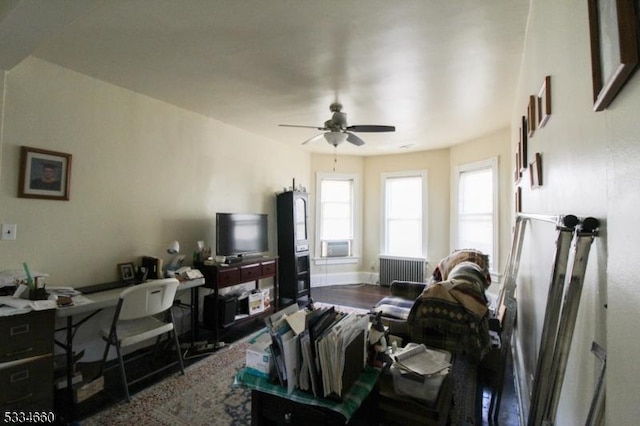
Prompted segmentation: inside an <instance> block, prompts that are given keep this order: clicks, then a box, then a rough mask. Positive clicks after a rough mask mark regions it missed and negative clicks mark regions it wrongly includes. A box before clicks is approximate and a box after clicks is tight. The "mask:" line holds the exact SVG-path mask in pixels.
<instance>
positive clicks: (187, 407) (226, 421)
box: [80, 341, 251, 426]
mask: <svg viewBox="0 0 640 426" xmlns="http://www.w3.org/2000/svg"><path fill="white" fill-rule="evenodd" d="M247 346H248V344H247V343H246V341H245V342H243V343H234V344H232V345H230V346H229V347H227V348H225V349H223V350H221V351H219V352H217V353H215V354H213V355H211V356H208V357H207V358H205V359H203V360H202V361H200V362H198V363H196V364H192V365H191V366H189V367H187V368H186V369H185V374H184V375H181V374H179V373H177V374H176V375H173V376H171V377H169V378H167V379H165V380H163V381H162V382H160V383H158V384H156V385H154V386H152V387H150V388H147V389H144V390H142V391H140V392H138V393H136V394H135V395H133V397H132V400H131V402H130V403H126V402H123V403H120V404H117V405H115V406H113V407H111V408H108V409H106V410H105V411H102V412H100V413H98V414H96V415H94V416H92V417H90V418H88V419H86V420H83V421H81V422H80V424H81V425H82V426H84V425H87V426H89V425H105V426H106V425H135V426H146V425H150V426H151V425H152V426H156V425H167V426H170V425H171V426H173V425H176V426H177V425H234V426H235V425H237V426H240V425H250V424H251V391H249V390H245V389H240V388H234V387H232V386H231V385H232V383H233V378H234V377H235V374H236V371H237V370H238V369H240V368H241V367H243V366H244V363H245V351H246V348H247Z"/></svg>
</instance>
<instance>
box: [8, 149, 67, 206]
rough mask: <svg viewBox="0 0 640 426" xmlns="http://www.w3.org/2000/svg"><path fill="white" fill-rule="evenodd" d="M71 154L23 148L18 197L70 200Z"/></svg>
mask: <svg viewBox="0 0 640 426" xmlns="http://www.w3.org/2000/svg"><path fill="white" fill-rule="evenodd" d="M70 183H71V154H65V153H62V152H56V151H47V150H44V149H38V148H30V147H27V146H23V147H22V148H21V152H20V180H19V186H18V197H22V198H43V199H49V200H65V201H68V200H69V188H70Z"/></svg>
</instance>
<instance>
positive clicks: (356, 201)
mask: <svg viewBox="0 0 640 426" xmlns="http://www.w3.org/2000/svg"><path fill="white" fill-rule="evenodd" d="M323 179H342V180H352V181H353V244H352V245H351V256H347V257H336V258H330V257H321V256H320V253H321V247H320V244H322V242H321V241H320V227H321V226H322V223H321V217H320V210H321V209H320V187H321V183H322V180H323ZM361 223H362V213H361V210H360V176H358V175H357V174H355V173H331V172H318V173H316V225H315V233H316V238H315V241H314V244H313V246H314V259H313V260H314V263H315V264H316V265H339V264H347V263H358V262H359V259H360V228H361V227H360V224H361Z"/></svg>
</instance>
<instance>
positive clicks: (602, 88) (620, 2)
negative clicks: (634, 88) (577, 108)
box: [589, 0, 638, 111]
mask: <svg viewBox="0 0 640 426" xmlns="http://www.w3.org/2000/svg"><path fill="white" fill-rule="evenodd" d="M634 9H635V7H634V2H633V1H631V0H589V35H590V39H591V76H592V80H593V81H592V86H593V110H594V111H602V110H604V109H606V108H607V107H608V106H609V105H610V104H611V101H613V99H614V98H615V97H616V95H617V94H618V93H619V92H620V90H621V89H622V86H623V85H624V83H625V82H626V81H627V79H628V78H629V76H630V75H631V73H632V72H633V70H634V69H635V67H636V65H637V64H638V39H637V27H638V22H637V17H636V13H635V10H634Z"/></svg>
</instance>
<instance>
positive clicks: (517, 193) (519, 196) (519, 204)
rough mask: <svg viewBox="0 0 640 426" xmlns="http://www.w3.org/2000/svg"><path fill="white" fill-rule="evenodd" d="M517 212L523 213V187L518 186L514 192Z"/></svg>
mask: <svg viewBox="0 0 640 426" xmlns="http://www.w3.org/2000/svg"><path fill="white" fill-rule="evenodd" d="M513 198H514V203H515V209H516V213H522V188H520V187H517V188H516V191H515V193H514V194H513Z"/></svg>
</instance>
